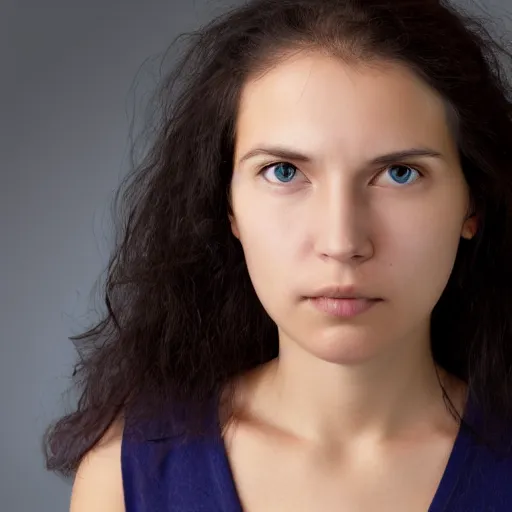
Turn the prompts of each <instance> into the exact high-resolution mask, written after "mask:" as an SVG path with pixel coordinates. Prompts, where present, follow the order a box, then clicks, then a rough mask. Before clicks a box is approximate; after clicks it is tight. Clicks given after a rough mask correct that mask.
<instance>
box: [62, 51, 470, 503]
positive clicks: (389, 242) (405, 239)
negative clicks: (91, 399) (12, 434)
mask: <svg viewBox="0 0 512 512" xmlns="http://www.w3.org/2000/svg"><path fill="white" fill-rule="evenodd" d="M270 145H272V146H276V145H279V146H285V147H286V148H288V149H291V150H293V151H294V152H299V153H303V154H304V155H307V156H308V158H309V159H308V160H307V161H305V160H301V159H297V158H282V157H280V156H272V155H264V154H260V155H258V156H254V157H252V158H248V159H246V160H244V161H242V159H243V157H244V155H246V154H247V153H248V152H250V151H253V150H254V149H255V148H261V147H263V146H270ZM412 147H415V148H418V147H421V148H429V149H430V150H433V151H435V152H437V153H439V154H440V155H441V157H436V158H433V157H428V158H427V157H421V158H420V157H414V158H412V157H408V158H406V159H399V160H397V161H393V162H391V163H387V164H382V163H380V164H376V163H371V161H372V160H374V159H375V158H376V157H379V156H382V155H384V154H388V153H390V152H394V151H400V150H407V149H410V148H412ZM283 161H285V162H289V164H291V165H293V166H295V167H294V168H293V169H296V171H297V172H296V174H293V173H292V175H293V176H294V177H293V179H292V180H291V181H290V182H287V183H285V184H283V183H282V182H279V180H278V179H277V178H276V176H277V175H278V174H277V173H276V172H275V171H276V167H274V168H272V169H270V168H269V169H268V170H267V171H265V173H263V174H262V173H260V170H261V169H262V168H263V167H264V166H266V165H269V164H276V163H278V162H283ZM233 164H234V173H233V180H232V186H231V200H232V206H233V216H232V217H231V219H230V220H231V227H232V231H233V234H234V235H235V236H236V237H237V238H238V239H239V240H240V243H241V244H242V247H243V249H244V253H245V257H246V260H247V265H248V269H249V272H250V276H251V279H252V281H253V284H254V287H255V289H256V292H257V294H258V296H259V298H260V300H261V302H262V304H263V306H264V307H265V308H266V310H267V312H268V314H269V315H270V316H271V317H272V318H273V319H274V321H275V322H276V324H277V326H278V330H279V345H280V354H279V357H278V358H277V359H275V360H273V361H271V362H270V363H268V364H266V365H263V366H261V367H259V368H256V369H255V370H253V371H251V372H249V373H247V374H244V375H241V376H240V377H239V379H237V381H236V384H237V390H238V391H237V397H236V405H235V408H236V420H237V421H236V423H234V424H231V425H230V426H228V427H226V429H225V432H224V435H225V445H226V450H227V455H228V457H229V461H230V465H231V469H232V471H233V475H234V478H235V481H236V485H237V490H238V493H239V495H240V499H241V501H242V503H243V507H244V510H245V511H249V512H257V511H265V512H272V511H280V512H283V511H287V510H293V511H294V512H300V511H311V510H323V511H325V512H328V511H331V510H332V511H337V512H339V511H340V510H350V511H354V512H357V511H366V512H368V511H371V510H379V512H386V511H388V510H389V511H393V512H398V511H404V512H405V511H407V512H413V511H416V510H417V511H418V512H419V511H422V512H424V511H425V510H427V508H428V506H429V504H430V502H431V500H432V497H433V495H434V494H435V490H436V489H437V487H438V484H439V480H440V478H441V476H442V474H443V471H444V467H445V465H446V462H447V460H448V456H449V453H450V451H451V449H452V446H453V441H454V438H455V436H456V434H457V426H456V425H455V423H454V421H453V418H452V417H451V416H449V414H448V412H447V411H446V408H445V407H444V404H443V402H442V396H441V392H440V389H439V384H438V382H437V378H436V374H435V371H434V362H433V361H432V358H431V355H430V352H429V348H428V347H429V335H430V333H429V318H430V314H431V311H432V309H433V307H434V305H435V303H436V302H437V300H438V299H439V296H440V295H441V293H442V291H443V289H444V287H445V285H446V282H447V280H448V277H449V275H450V272H451V270H452V267H453V263H454V259H455V255H456V252H457V247H458V244H459V241H460V237H461V236H463V237H466V238H471V237H472V236H473V234H474V232H475V230H476V219H475V218H474V217H470V218H467V212H468V207H469V192H468V188H467V185H466V182H465V180H464V177H463V174H462V170H461V168H460V162H459V160H458V155H457V149H456V145H455V143H454V141H453V138H452V136H451V133H450V131H449V128H448V123H447V117H446V112H445V108H444V105H443V102H442V101H441V99H440V98H439V97H438V96H437V95H436V93H435V92H434V91H432V90H430V89H429V88H428V87H427V86H426V85H425V84H423V83H422V82H421V81H420V80H419V79H418V78H416V77H415V76H414V75H413V74H412V73H411V72H409V71H408V70H407V69H406V68H404V67H401V66H399V65H397V64H387V63H381V65H380V66H379V67H377V66H372V67H369V66H364V65H360V66H359V67H357V68H356V67H353V66H348V65H346V64H343V63H341V62H340V61H338V60H335V59H333V58H329V57H327V56H326V55H321V54H313V53H311V54H300V55H296V56H294V57H293V58H290V59H287V60H285V61H283V62H282V63H281V64H280V65H278V66H276V67H274V68H272V70H270V71H269V72H268V73H266V74H265V75H264V76H263V77H262V78H259V79H253V80H250V81H248V82H247V84H246V86H245V87H244V90H243V94H242V98H241V103H240V109H239V113H238V118H237V136H236V149H235V154H234V160H233ZM397 164H401V165H406V166H410V168H412V169H415V170H417V171H420V172H421V177H419V176H418V175H417V174H416V173H415V172H412V173H410V174H411V176H410V178H409V179H408V180H407V184H406V185H403V184H398V183H396V182H395V181H393V179H392V176H393V175H392V174H391V173H390V172H389V170H390V167H392V166H396V165H397ZM281 169H282V168H281ZM285 170H288V171H289V170H290V168H289V167H286V168H285ZM398 170H399V171H400V170H401V171H403V170H404V169H403V168H400V169H398ZM272 171H274V172H273V173H272ZM395 171H396V169H395ZM406 171H407V169H406ZM398 175H399V176H400V175H401V173H400V172H399V173H398ZM409 182H410V183H409ZM326 285H342V286H344V285H354V286H356V287H357V288H358V290H359V291H360V292H361V293H363V294H366V295H369V296H371V297H379V298H381V299H383V300H382V301H381V302H380V303H378V304H377V305H375V306H374V307H373V308H372V309H370V310H369V311H367V312H366V313H364V314H362V315H360V316H358V317H355V318H352V319H340V318H334V317H329V316H327V315H325V314H323V313H320V312H319V311H317V310H316V309H315V308H313V307H312V306H311V304H310V303H309V302H308V301H307V300H305V299H304V297H305V296H308V295H311V294H313V293H314V292H315V291H316V290H317V289H318V288H320V287H323V286H326ZM439 372H440V376H441V377H442V379H443V382H444V384H445V386H446V388H447V390H448V391H449V394H450V396H451V397H452V399H453V401H454V403H455V404H456V406H457V407H458V409H459V411H460V412H462V410H463V407H464V401H465V392H466V389H465V386H464V383H461V382H458V381H457V380H456V379H454V378H453V377H452V376H450V375H447V374H446V373H445V372H443V371H442V370H440V369H439ZM220 414H221V417H222V411H220ZM122 429H123V424H122V419H120V420H119V421H117V422H115V423H114V425H113V426H112V428H111V429H110V430H109V432H108V433H107V435H106V436H105V438H104V439H103V440H102V441H101V442H100V443H99V444H98V446H97V447H96V448H95V449H94V450H92V451H91V452H90V453H89V454H88V455H87V456H86V457H85V459H84V460H83V462H82V464H81V465H80V468H79V470H78V473H77V476H76V479H75V482H74V486H73V495H72V500H71V512H90V511H91V510H108V511H110V512H121V511H124V510H125V507H124V502H123V488H122V478H121V465H120V454H121V439H122Z"/></svg>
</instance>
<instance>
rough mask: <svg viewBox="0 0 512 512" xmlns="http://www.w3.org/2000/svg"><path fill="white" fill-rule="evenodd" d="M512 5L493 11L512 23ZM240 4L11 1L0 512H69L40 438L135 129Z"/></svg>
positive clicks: (81, 320)
mask: <svg viewBox="0 0 512 512" xmlns="http://www.w3.org/2000/svg"><path fill="white" fill-rule="evenodd" d="M510 2H511V0H494V1H490V0H482V1H481V5H484V6H485V9H486V11H488V12H490V13H491V14H493V15H494V16H495V17H496V18H501V19H503V17H504V14H505V8H506V9H507V11H508V13H510V12H511V11H512V5H511V4H510ZM236 3H237V2H236V1H235V0H231V1H230V2H227V1H226V0H208V1H207V0H196V1H192V0H179V1H178V0H167V1H164V0H144V1H143V0H138V1H136V0H125V1H124V2H120V1H118V2H114V1H110V2H106V1H105V0H88V1H87V2H85V1H82V2H79V1H78V0H44V1H43V0H0V62H1V67H0V151H1V155H2V158H1V160H0V173H1V174H0V177H1V181H0V247H1V250H0V272H1V274H0V278H1V280H0V283H1V287H0V300H1V308H0V418H1V419H0V511H1V512H28V511H35V510H38V511H42V512H47V511H48V512H50V511H52V512H55V511H65V510H67V509H68V503H69V496H70V489H71V487H70V483H69V482H65V481H63V480H61V479H59V478H57V477H56V476H55V475H53V474H50V473H48V472H46V471H45V469H44V463H43V457H42V452H41V448H40V439H41V434H42V432H43V430H44V428H45V426H46V425H47V424H48V422H50V420H52V419H53V418H55V417H57V416H58V415H59V414H61V413H62V412H64V410H66V408H69V405H70V404H71V403H72V401H71V398H67V399H66V398H65V396H63V393H64V391H65V390H66V389H67V387H68V384H69V381H68V377H69V375H70V373H71V367H72V364H73V362H74V349H73V345H72V343H71V342H70V341H68V340H67V337H68V336H71V335H73V334H77V333H79V332H80V331H81V330H82V329H84V328H86V327H87V326H88V325H89V322H90V321H92V320H94V318H95V309H94V307H95V305H99V306H100V307H101V303H99V302H98V301H97V300H96V302H93V300H94V299H95V298H97V297H98V294H97V290H96V289H95V288H94V283H95V282H96V280H97V278H98V276H99V275H100V274H101V273H102V272H103V270H104V268H105V265H106V263H107V261H108V254H109V250H110V246H111V242H110V240H111V238H110V236H111V229H110V222H109V212H110V210H109V208H110V201H111V199H112V195H113V192H114V190H115V189H116V186H117V185H118V183H119V180H120V179H121V178H122V176H123V175H124V173H125V172H126V171H127V170H128V166H129V160H128V157H129V154H128V151H129V149H130V144H131V141H130V138H129V128H130V123H131V122H132V121H134V122H135V125H136V126H138V124H139V120H140V114H141V112H142V107H143V106H144V101H145V100H147V96H148V92H150V91H151V90H152V89H153V87H154V86H155V80H157V79H158V76H157V72H158V65H157V58H158V57H159V56H160V55H161V54H162V53H163V52H164V51H165V50H166V48H167V46H168V45H169V44H170V42H171V41H172V39H173V38H174V37H175V36H176V35H177V34H178V33H180V32H184V31H187V30H192V29H194V28H195V27H197V26H198V25H199V24H202V23H204V22H205V21H207V20H208V19H210V18H211V16H212V15H215V14H217V13H220V12H222V10H223V7H224V6H226V5H234V4H236ZM238 3H242V2H241V0H239V1H238ZM505 23H506V27H507V29H508V30H512V21H511V18H510V17H509V18H508V19H507V20H506V22H505ZM155 57H156V58H155ZM148 59H149V60H148Z"/></svg>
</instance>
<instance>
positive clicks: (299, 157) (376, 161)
mask: <svg viewBox="0 0 512 512" xmlns="http://www.w3.org/2000/svg"><path fill="white" fill-rule="evenodd" d="M258 155H268V156H273V157H277V158H283V159H286V160H295V161H298V162H311V161H312V160H313V158H312V157H310V156H308V155H305V154H303V153H299V152H297V151H294V150H292V149H288V148H285V147H281V146H264V147H259V148H255V149H251V151H249V152H248V153H246V154H245V155H244V156H243V157H242V158H240V160H239V163H240V164H241V163H242V162H245V161H246V160H249V159H250V158H253V157H255V156H258ZM420 157H429V158H442V157H443V156H442V154H441V153H439V152H438V151H434V150H433V149H430V148H426V147H423V148H421V147H420V148H410V149H404V150H400V151H393V152H391V153H387V154H385V155H381V156H378V157H376V158H373V159H372V160H370V162H369V164H370V165H385V164H392V163H396V162H397V161H399V160H404V159H407V158H420Z"/></svg>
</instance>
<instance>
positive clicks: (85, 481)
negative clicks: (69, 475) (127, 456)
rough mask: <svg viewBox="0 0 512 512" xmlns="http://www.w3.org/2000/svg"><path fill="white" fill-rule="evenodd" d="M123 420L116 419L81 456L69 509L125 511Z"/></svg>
mask: <svg viewBox="0 0 512 512" xmlns="http://www.w3.org/2000/svg"><path fill="white" fill-rule="evenodd" d="M123 428H124V422H123V421H122V419H118V420H116V421H115V422H114V423H113V424H112V426H111V427H110V429H109V430H108V431H107V432H106V434H105V435H104V436H103V438H102V439H101V441H100V442H99V443H98V444H97V445H96V446H95V447H94V448H93V449H92V450H91V451H90V452H89V453H87V454H86V456H85V457H84V458H83V460H82V462H81V463H80V466H79V467H78V470H77V473H76V476H75V480H74V483H73V491H72V494H71V507H70V512H92V511H100V510H105V511H107V510H108V512H125V506H124V496H123V479H122V475H121V443H122V438H123Z"/></svg>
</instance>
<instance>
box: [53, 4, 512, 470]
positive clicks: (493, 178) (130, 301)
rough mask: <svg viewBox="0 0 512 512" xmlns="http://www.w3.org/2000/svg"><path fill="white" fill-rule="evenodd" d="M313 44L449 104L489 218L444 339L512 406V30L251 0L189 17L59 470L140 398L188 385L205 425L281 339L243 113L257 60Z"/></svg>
mask: <svg viewBox="0 0 512 512" xmlns="http://www.w3.org/2000/svg"><path fill="white" fill-rule="evenodd" d="M306 49H318V50H321V51H327V52H329V53H330V54H331V55H333V56H335V57H337V58H340V59H343V60H344V61H346V62H355V63H357V62H363V63H364V62H368V63H371V62H372V61H373V62H378V61H380V60H386V61H391V62H397V63H402V64H405V65H407V66H408V67H409V68H410V69H412V70H413V71H414V72H416V73H417V74H418V75H419V76H421V78H422V79H423V80H425V81H426V82H427V83H428V84H429V85H430V86H431V87H432V88H433V89H435V90H436V91H437V92H438V93H439V94H440V95H441V96H442V98H443V99H444V101H445V102H446V105H447V107H449V111H450V112H451V118H452V122H453V123H454V127H455V128H456V137H457V144H458V149H459V153H460V158H461V161H462V166H463V172H464V175H465V178H466V180H467V183H468V185H469V188H470V191H471V199H472V203H473V208H474V212H475V213H476V215H477V216H478V219H479V229H478V233H477V234H476V237H475V238H473V239H472V240H471V241H466V240H461V242H460V246H459V250H458V253H457V257H456V262H455V266H454V268H453V272H452V275H451V277H450V279H449V282H448V284H447V286H446V289H445V291H444V293H443V295H442V296H441V298H440V300H439V302H438V303H437V305H436V306H435V309H434V311H433V314H432V321H431V322H432V353H433V357H434V360H435V361H436V362H437V364H438V365H440V366H441V367H443V368H444V369H446V370H447V371H448V372H450V373H452V374H453V375H456V376H458V377H459V378H461V379H463V380H464V381H465V382H467V383H468V385H469V388H470V390H471V392H472V393H473V395H474V397H475V400H476V401H477V402H478V404H479V407H480V408H481V410H482V411H483V413H484V416H485V417H489V418H490V417H494V416H495V415H496V414H499V415H500V418H503V419H504V420H506V421H509V422H510V421H512V396H511V390H512V265H511V264H510V259H511V257H512V211H511V210H512V116H511V113H512V108H511V94H510V93H511V88H510V82H509V81H508V80H509V78H508V75H507V72H508V71H510V64H511V56H512V53H511V51H510V49H509V47H508V46H507V45H506V44H505V43H500V42H498V41H497V40H496V39H495V37H493V36H492V35H491V33H490V32H489V30H488V29H487V28H486V26H485V24H484V22H482V21H480V20H479V19H477V18H475V17H473V16H471V15H470V14H468V13H467V12H464V11H462V10H461V9H456V8H455V7H454V6H452V5H450V4H448V3H445V2H437V1H434V0H253V1H250V2H248V3H247V4H245V5H244V6H242V7H238V8H235V9H232V10H231V11H228V12H226V13H225V14H223V15H222V16H220V17H218V18H216V19H215V20H213V21H212V22H211V23H209V24H207V25H206V26H204V27H202V28H201V29H200V30H198V31H197V32H194V33H192V34H189V39H188V46H187V51H186V53H185V54H184V55H182V56H181V58H180V59H179V61H178V63H177V64H176V66H175V67H174V68H173V69H172V70H171V71H170V72H169V73H168V75H166V77H165V79H164V80H163V83H162V85H161V87H160V88H159V90H158V93H157V96H156V98H157V100H158V101H157V105H158V116H159V117H158V120H157V123H156V124H155V125H154V132H153V137H152V140H151V145H150V148H149V150H148V151H147V153H146V154H145V156H144V157H143V158H141V161H140V162H139V163H137V164H136V165H135V166H134V168H133V169H132V170H131V172H130V173H129V174H128V176H127V178H126V179H125V181H123V183H122V186H121V187H120V189H119V191H118V193H117V195H116V198H115V203H114V206H115V211H116V220H117V222H118V230H117V238H116V243H115V250H114V252H113V254H112V256H111V259H110V261H109V265H108V269H107V278H106V282H105V285H104V301H105V314H104V316H103V317H102V318H101V319H99V320H98V322H97V323H96V324H95V325H93V326H92V327H91V328H90V329H89V330H88V331H87V332H85V333H83V334H81V335H79V336H75V337H72V338H71V339H72V340H73V341H74V342H75V343H76V347H77V350H78V353H79V359H78V362H77V364H76V367H75V371H74V374H73V376H74V378H75V382H74V385H75V386H76V389H77V390H78V391H79V396H80V399H79V401H78V404H77V406H76V409H75V410H74V411H73V412H72V413H71V414H68V415H66V416H65V417H63V418H61V419H60V420H59V421H57V422H56V423H55V424H53V425H51V426H50V427H49V429H48V431H47V432H46V434H45V438H44V446H45V454H46V460H47V467H48V468H49V469H51V470H55V471H58V472H60V473H62V474H70V473H72V472H74V471H75V470H76V468H77V466H78V464H79V462H80V461H81V459H82V458H83V456H84V454H85V453H86V452H87V451H88V450H89V449H91V448H92V447H93V446H94V445H95V444H96V443H97V442H98V441H99V439H100V438H101V437H102V436H103V435H104V433H105V432H106V431H107V429H108V428H109V426H110V425H111V424H112V422H113V421H114V420H115V419H116V418H117V417H119V416H120V415H122V414H123V413H124V412H125V411H127V410H129V409H130V408H131V409H133V410H135V409H137V410H138V411H139V412H140V413H144V414H146V415H147V416H148V417H151V415H156V414H157V413H158V412H159V411H160V412H161V411H162V410H164V408H165V407H167V405H166V404H169V403H183V402H185V403H186V404H188V405H190V407H187V408H186V409H187V411H188V413H187V414H188V416H187V420H186V422H185V425H186V426H187V429H188V431H190V432H193V431H194V429H195V426H197V425H199V424H201V422H200V421H199V422H197V421H195V419H198V418H200V417H201V415H202V414H204V411H205V410H206V407H205V404H207V403H208V399H209V397H210V396H211V395H212V394H213V393H216V392H217V391H218V390H219V389H222V388H223V387H224V386H227V384H228V383H230V382H231V381H232V380H233V378H234V377H235V376H236V375H239V374H240V373H242V372H244V371H246V370H249V369H251V368H254V367H256V366H258V365H260V364H262V363H265V362H267V361H269V360H271V359H273V358H275V357H276V356H277V355H278V335H277V327H276V325H275V324H274V323H273V321H272V320H271V319H270V317H269V316H268V314H267V313H266V311H265V310H264V308H263V306H262V305H261V303H260V301H259V299H258V297H257V295H256V293H255V291H254V288H253V286H252V283H251V280H250V278H249V274H248V271H247V267H246V264H245V260H244V255H243V251H242V248H241V245H240V243H239V241H238V240H237V239H236V238H235V237H234V236H233V235H232V232H231V229H230V224H229V214H230V213H231V209H230V201H229V190H230V181H231V174H232V158H233V150H234V135H235V129H236V126H235V119H236V114H237V107H238V102H239V98H240V93H241V89H242V87H243V84H244V83H245V82H246V81H247V80H248V79H249V78H250V77H253V76H257V75H258V74H260V73H264V72H265V71H266V70H268V69H269V68H270V67H271V66H274V65H276V64H278V63H279V62H280V59H282V58H283V57H284V56H286V55H288V54H289V53H290V52H294V51H301V50H306Z"/></svg>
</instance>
